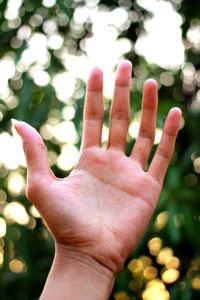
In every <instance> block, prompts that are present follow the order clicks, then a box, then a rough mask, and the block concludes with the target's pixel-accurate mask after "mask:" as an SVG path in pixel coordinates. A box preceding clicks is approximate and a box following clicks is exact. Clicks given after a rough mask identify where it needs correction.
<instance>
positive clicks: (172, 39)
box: [135, 0, 184, 69]
mask: <svg viewBox="0 0 200 300" xmlns="http://www.w3.org/2000/svg"><path fill="white" fill-rule="evenodd" d="M138 3H139V4H140V5H141V6H142V7H144V8H146V9H147V10H149V11H150V12H151V13H152V14H153V17H152V19H148V20H146V21H145V22H144V27H145V30H146V33H142V34H141V35H140V36H139V38H138V40H137V42H136V45H135V49H136V52H137V53H138V54H140V55H143V56H145V58H146V59H147V60H148V61H149V62H150V63H155V64H157V65H159V66H161V67H163V68H167V69H168V68H169V69H171V68H180V66H181V65H182V64H183V62H184V45H183V42H182V35H181V34H182V32H181V28H180V26H181V24H182V18H181V16H180V15H179V14H178V13H177V12H176V11H175V10H174V8H173V6H172V4H171V3H170V2H168V1H163V0H160V1H157V0H149V1H146V0H138Z"/></svg>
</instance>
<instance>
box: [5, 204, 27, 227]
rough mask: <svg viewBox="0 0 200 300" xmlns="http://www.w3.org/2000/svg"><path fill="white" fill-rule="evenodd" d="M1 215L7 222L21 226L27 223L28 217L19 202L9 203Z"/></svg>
mask: <svg viewBox="0 0 200 300" xmlns="http://www.w3.org/2000/svg"><path fill="white" fill-rule="evenodd" d="M3 214H4V216H5V218H6V219H7V220H8V221H11V222H16V223H18V224H21V225H27V224H28V223H29V219H30V217H29V215H28V214H27V212H26V210H25V208H24V206H23V205H22V204H20V203H19V202H11V203H8V204H7V205H6V207H5V208H4V211H3Z"/></svg>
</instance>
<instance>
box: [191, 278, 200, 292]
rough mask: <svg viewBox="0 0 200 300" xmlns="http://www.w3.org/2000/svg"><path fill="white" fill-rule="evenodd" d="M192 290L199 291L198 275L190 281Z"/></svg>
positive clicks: (199, 281)
mask: <svg viewBox="0 0 200 300" xmlns="http://www.w3.org/2000/svg"><path fill="white" fill-rule="evenodd" d="M191 283H192V288H193V289H195V290H200V275H197V276H196V277H194V278H193V279H192V282H191Z"/></svg>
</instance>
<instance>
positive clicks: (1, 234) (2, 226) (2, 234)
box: [0, 218, 6, 238]
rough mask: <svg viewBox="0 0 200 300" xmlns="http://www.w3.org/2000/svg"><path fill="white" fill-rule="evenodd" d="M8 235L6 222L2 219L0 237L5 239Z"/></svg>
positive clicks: (0, 220)
mask: <svg viewBox="0 0 200 300" xmlns="http://www.w3.org/2000/svg"><path fill="white" fill-rule="evenodd" d="M5 235H6V222H5V220H4V219H3V218H0V237H1V238H2V237H4V236H5Z"/></svg>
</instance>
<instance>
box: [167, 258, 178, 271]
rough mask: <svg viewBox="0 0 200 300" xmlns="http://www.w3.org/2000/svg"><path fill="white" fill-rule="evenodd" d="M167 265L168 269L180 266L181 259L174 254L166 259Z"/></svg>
mask: <svg viewBox="0 0 200 300" xmlns="http://www.w3.org/2000/svg"><path fill="white" fill-rule="evenodd" d="M165 266H166V268H167V269H171V268H173V269H177V268H179V267H180V259H179V258H178V257H175V256H172V257H170V258H169V259H168V260H167V261H166V264H165Z"/></svg>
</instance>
